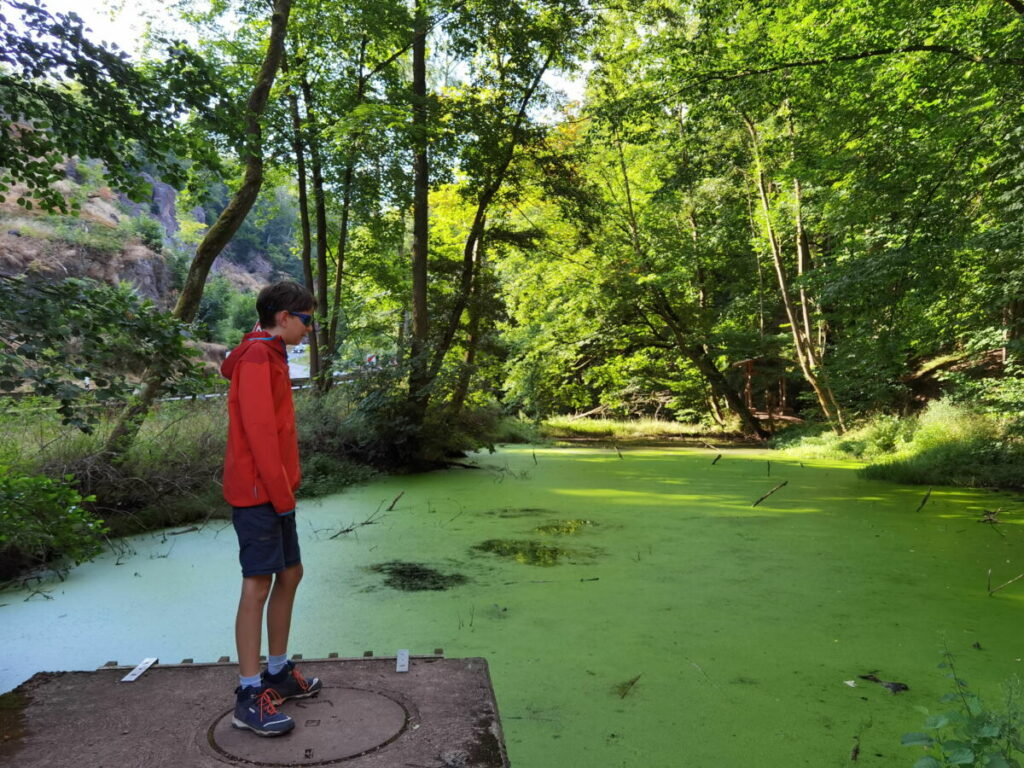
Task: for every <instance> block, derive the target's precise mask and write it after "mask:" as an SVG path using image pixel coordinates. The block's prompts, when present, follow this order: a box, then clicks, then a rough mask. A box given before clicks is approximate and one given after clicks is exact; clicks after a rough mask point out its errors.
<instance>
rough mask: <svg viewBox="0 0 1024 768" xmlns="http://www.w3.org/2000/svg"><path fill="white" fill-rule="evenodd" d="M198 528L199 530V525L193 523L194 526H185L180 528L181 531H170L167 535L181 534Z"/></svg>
mask: <svg viewBox="0 0 1024 768" xmlns="http://www.w3.org/2000/svg"><path fill="white" fill-rule="evenodd" d="M198 530H199V527H198V526H195V525H193V526H190V527H188V528H185V529H183V530H180V531H168V532H167V535H168V536H181V534H183V533H192V532H193V531H198Z"/></svg>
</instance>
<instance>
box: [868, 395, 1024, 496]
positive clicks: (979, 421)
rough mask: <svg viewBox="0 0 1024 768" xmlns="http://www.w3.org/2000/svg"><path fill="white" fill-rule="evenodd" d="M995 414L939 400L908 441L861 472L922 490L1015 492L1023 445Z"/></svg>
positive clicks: (1021, 474)
mask: <svg viewBox="0 0 1024 768" xmlns="http://www.w3.org/2000/svg"><path fill="white" fill-rule="evenodd" d="M1007 426H1008V425H1007V423H1005V422H1004V421H1003V420H1001V419H999V418H998V417H997V416H995V415H994V414H987V413H981V412H978V411H975V410H973V409H971V408H968V407H967V406H964V405H957V404H954V403H951V402H949V401H946V400H940V401H937V402H934V403H932V404H931V405H929V406H928V409H927V410H925V411H924V413H922V414H921V415H920V416H919V417H918V419H917V421H916V425H915V429H914V431H913V435H912V437H911V438H910V439H909V440H907V441H906V442H903V443H902V444H898V445H897V450H895V452H893V453H892V454H890V455H888V456H883V457H880V458H879V460H877V461H876V462H875V463H873V464H872V465H871V466H869V467H867V468H865V470H864V474H865V475H866V476H867V477H872V478H877V479H882V480H893V481H896V482H901V483H916V484H921V485H964V486H970V487H985V488H1016V487H1020V486H1021V484H1022V478H1024V445H1022V444H1021V442H1020V441H1019V439H1017V438H1014V437H1012V436H1011V435H1010V434H1009V433H1008V432H1007Z"/></svg>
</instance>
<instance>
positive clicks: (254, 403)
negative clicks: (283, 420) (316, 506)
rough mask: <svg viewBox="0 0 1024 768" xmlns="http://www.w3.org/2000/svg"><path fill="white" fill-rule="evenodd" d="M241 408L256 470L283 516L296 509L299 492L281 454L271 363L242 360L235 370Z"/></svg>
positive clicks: (239, 407)
mask: <svg viewBox="0 0 1024 768" xmlns="http://www.w3.org/2000/svg"><path fill="white" fill-rule="evenodd" d="M235 378H236V379H237V387H238V409H239V413H240V415H241V417H242V429H243V430H244V431H245V441H246V442H247V443H248V444H249V450H250V451H252V455H253V458H254V460H255V462H256V472H257V474H258V475H259V477H260V480H262V481H263V487H264V488H266V489H267V493H268V494H270V503H271V504H273V505H274V511H275V512H277V513H278V514H279V515H280V514H284V513H286V512H291V511H292V510H293V509H295V494H294V492H293V491H292V483H291V481H290V480H289V478H288V473H287V472H286V471H285V468H284V462H283V461H282V457H281V445H280V442H279V438H278V434H277V414H276V413H275V412H274V398H273V395H272V392H271V386H270V365H269V364H268V363H263V362H248V361H241V362H239V364H238V370H237V371H235Z"/></svg>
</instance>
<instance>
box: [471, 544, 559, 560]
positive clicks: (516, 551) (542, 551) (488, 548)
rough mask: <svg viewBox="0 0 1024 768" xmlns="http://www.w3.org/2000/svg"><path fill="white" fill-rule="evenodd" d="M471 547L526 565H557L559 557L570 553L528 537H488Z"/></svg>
mask: <svg viewBox="0 0 1024 768" xmlns="http://www.w3.org/2000/svg"><path fill="white" fill-rule="evenodd" d="M473 549H477V550H480V551H481V552H490V553H491V554H494V555H500V556H501V557H511V558H512V559H514V560H515V561H516V562H517V563H524V564H526V565H557V564H558V561H559V559H561V558H563V557H568V556H569V555H570V554H571V553H570V552H569V550H567V549H562V548H561V547H553V546H551V545H550V544H542V543H541V542H539V541H533V540H530V539H527V540H521V539H488V540H487V541H484V542H482V543H480V544H477V545H476V546H474V547H473Z"/></svg>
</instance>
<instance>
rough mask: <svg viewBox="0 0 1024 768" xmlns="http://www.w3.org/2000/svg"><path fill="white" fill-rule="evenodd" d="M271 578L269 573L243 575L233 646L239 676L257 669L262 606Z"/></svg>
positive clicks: (253, 675) (249, 674)
mask: <svg viewBox="0 0 1024 768" xmlns="http://www.w3.org/2000/svg"><path fill="white" fill-rule="evenodd" d="M272 579H273V577H272V576H271V575H269V574H267V575H265V576H245V577H243V578H242V596H241V598H240V599H239V601H238V615H237V617H236V618H235V647H236V648H237V650H238V672H239V674H241V675H242V677H255V676H256V675H258V674H259V673H260V641H261V640H262V638H263V606H264V605H265V604H266V602H267V595H268V594H270V583H271V580H272Z"/></svg>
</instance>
